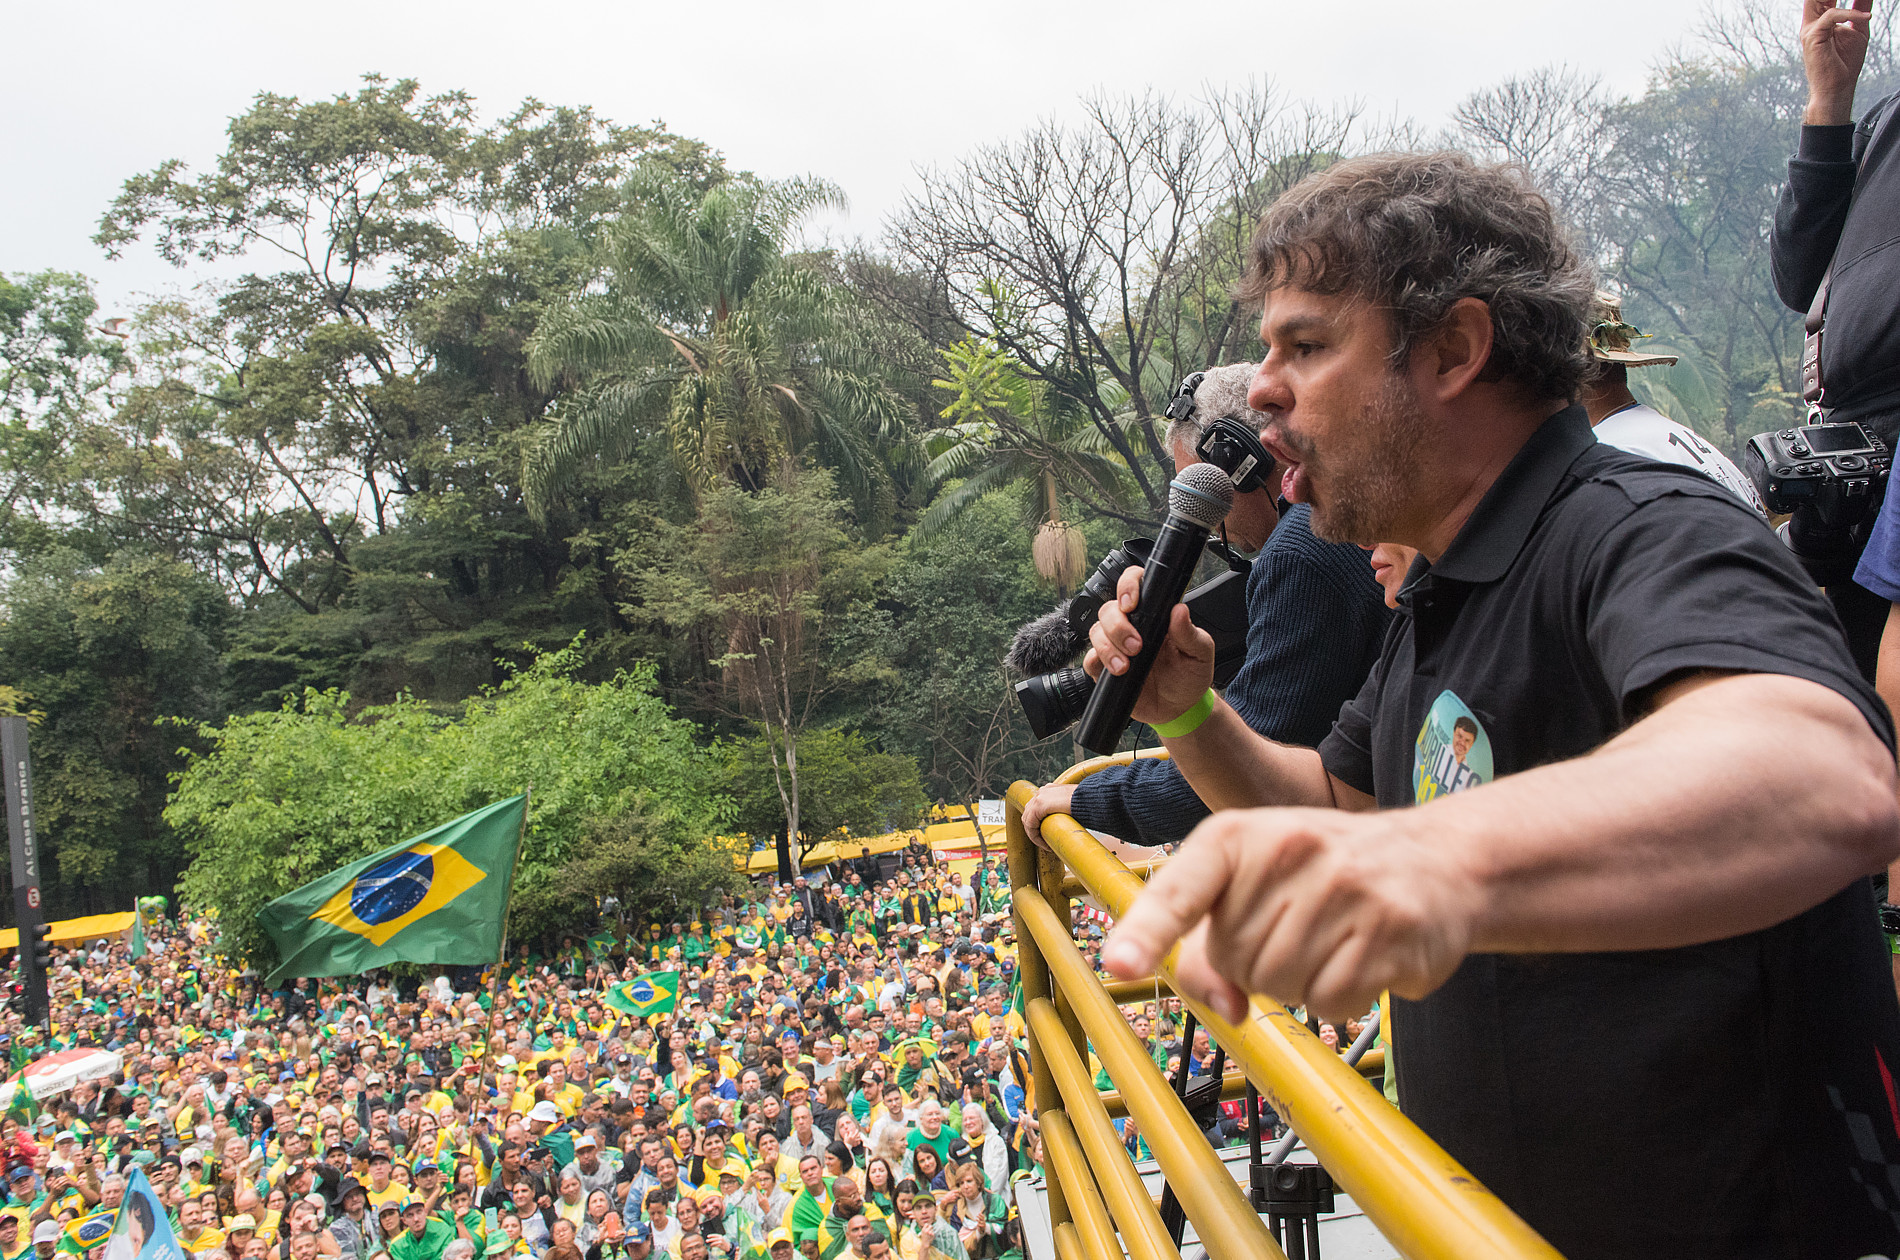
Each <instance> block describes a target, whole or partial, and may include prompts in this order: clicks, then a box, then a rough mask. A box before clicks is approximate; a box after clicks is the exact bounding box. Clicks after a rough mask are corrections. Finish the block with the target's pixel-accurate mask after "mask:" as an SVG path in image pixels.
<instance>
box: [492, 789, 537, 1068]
mask: <svg viewBox="0 0 1900 1260" xmlns="http://www.w3.org/2000/svg"><path fill="white" fill-rule="evenodd" d="M533 803H534V784H532V783H530V784H529V785H528V787H527V790H526V791H524V792H523V793H522V794H521V832H520V834H519V835H517V836H516V837H515V864H514V865H513V866H511V867H509V868H508V895H507V896H506V897H505V898H503V899H502V903H501V950H500V952H498V953H497V954H496V955H495V970H494V971H493V972H492V973H490V975H489V977H488V1030H487V1031H486V1032H484V1033H483V1034H482V1058H483V1059H484V1060H486V1059H488V1057H489V1054H490V1051H491V1048H492V1047H491V1043H492V1042H493V1041H494V1040H495V1019H496V1017H497V1016H499V1015H500V1014H501V993H500V989H501V968H502V964H503V963H505V962H507V961H508V911H509V910H511V909H513V908H514V904H515V880H516V879H517V878H519V877H520V875H521V849H522V846H523V845H525V844H526V843H527V841H528V807H529V806H530V805H532V804H533Z"/></svg>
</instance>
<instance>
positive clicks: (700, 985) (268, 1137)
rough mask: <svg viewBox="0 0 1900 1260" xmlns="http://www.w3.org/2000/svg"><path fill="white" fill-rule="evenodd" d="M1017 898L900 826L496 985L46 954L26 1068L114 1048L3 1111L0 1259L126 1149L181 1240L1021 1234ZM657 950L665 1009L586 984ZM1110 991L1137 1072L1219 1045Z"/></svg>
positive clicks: (88, 1209)
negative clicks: (1145, 1063) (844, 852)
mask: <svg viewBox="0 0 1900 1260" xmlns="http://www.w3.org/2000/svg"><path fill="white" fill-rule="evenodd" d="M1008 905H1009V887H1008V877H1007V873H1006V871H1005V869H1004V865H1003V863H1002V861H1001V860H1000V858H993V859H991V860H989V861H987V862H981V863H978V864H977V866H976V869H975V870H974V871H973V872H970V873H969V874H967V875H966V874H964V873H961V872H953V871H952V870H951V869H950V866H949V865H948V864H947V863H944V862H943V861H941V860H939V859H938V858H937V857H936V855H934V854H932V853H931V852H930V851H929V850H928V849H925V848H924V847H923V846H922V845H921V844H913V845H912V846H911V847H910V848H909V849H908V850H906V851H904V852H902V853H898V854H891V855H887V856H886V857H884V858H882V859H880V858H875V857H873V856H871V855H870V854H869V853H868V852H865V853H862V854H861V855H860V856H859V857H858V858H856V859H851V860H847V861H843V862H841V863H839V864H838V866H837V868H836V869H834V870H833V871H832V872H830V873H829V877H828V878H827V877H826V876H824V875H817V876H814V877H812V878H806V877H802V876H801V877H799V878H797V879H795V880H794V881H792V882H791V883H790V884H778V883H771V884H763V883H762V884H758V885H753V886H750V887H749V888H748V889H747V891H746V893H745V894H744V895H740V896H736V897H728V898H726V899H725V900H724V901H723V902H722V904H720V905H719V906H717V907H714V908H711V909H710V910H709V911H708V912H707V913H706V914H705V915H704V916H703V918H693V917H691V916H683V917H684V918H685V919H686V921H684V922H670V923H661V922H654V923H639V924H633V925H628V926H624V927H622V926H619V925H617V924H612V923H610V924H609V925H608V926H607V927H605V928H603V929H602V930H601V931H599V932H597V933H596V934H594V935H593V936H592V937H591V938H590V939H588V940H586V941H582V940H580V939H579V938H578V937H576V938H570V939H568V940H566V941H564V942H562V944H561V946H560V947H559V948H558V949H557V950H555V951H554V952H553V953H552V954H551V955H548V956H541V955H535V954H524V955H522V956H521V957H519V958H518V959H511V960H510V963H509V964H508V965H506V966H505V967H503V968H502V969H501V972H500V974H499V975H496V974H494V973H492V972H489V971H481V970H476V969H461V970H452V971H448V972H443V973H442V974H438V975H423V974H420V973H415V974H408V975H398V976H395V977H391V976H388V975H384V974H380V973H378V974H372V975H366V976H360V977H339V978H336V979H332V980H322V981H288V982H286V983H285V984H284V985H283V986H281V987H278V988H276V989H274V990H273V989H270V988H269V987H267V986H264V985H262V984H261V983H259V981H258V980H257V977H256V976H255V973H250V972H240V971H238V970H237V969H236V966H235V964H234V963H233V962H232V961H230V960H227V959H225V958H223V957H221V956H219V955H218V954H217V953H216V951H215V949H214V945H213V942H214V940H215V929H214V927H213V925H212V924H211V923H209V922H207V921H205V920H200V919H192V918H189V917H187V918H184V919H182V920H181V921H180V923H179V924H178V925H176V926H175V927H174V929H173V930H171V931H169V932H167V931H165V930H163V929H162V927H161V928H157V929H155V930H154V931H153V932H152V933H151V934H150V945H149V950H150V952H148V953H146V954H145V955H144V956H143V957H141V958H138V959H133V958H131V957H130V956H129V951H128V948H127V946H126V945H125V944H116V945H114V944H108V943H106V942H98V943H96V944H90V945H89V946H88V947H86V948H82V949H78V950H73V951H70V952H66V953H63V954H61V955H59V956H57V957H56V959H55V962H54V964H53V967H52V975H51V981H50V989H51V994H52V1003H53V1016H52V1020H51V1029H52V1032H51V1042H50V1044H49V1043H48V1042H47V1041H46V1040H45V1038H44V1037H43V1036H42V1034H41V1032H40V1030H39V1029H38V1028H36V1027H32V1026H29V1025H27V1024H25V1023H24V1021H23V1019H22V1017H21V1015H20V1014H19V1013H18V1012H9V1013H8V1014H7V1016H6V1044H7V1046H8V1047H9V1049H10V1051H11V1054H12V1058H13V1061H14V1066H15V1067H16V1068H17V1067H21V1066H24V1065H25V1064H27V1063H30V1062H32V1061H33V1060H35V1059H37V1058H39V1057H40V1056H42V1055H44V1054H46V1053H49V1052H55V1051H59V1050H64V1049H70V1048H74V1047H79V1046H95V1047H100V1048H104V1049H108V1050H113V1051H116V1052H117V1053H118V1054H119V1055H120V1056H121V1059H122V1066H121V1070H120V1071H119V1072H117V1073H115V1074H113V1075H112V1076H111V1077H109V1078H105V1079H101V1080H98V1081H94V1082H87V1083H81V1084H79V1085H78V1086H77V1087H75V1088H73V1089H72V1090H71V1091H70V1092H68V1093H65V1094H62V1095H60V1096H58V1097H56V1098H51V1099H46V1100H42V1101H41V1102H39V1103H36V1104H33V1106H32V1107H31V1108H26V1109H21V1108H19V1107H16V1109H15V1110H14V1112H12V1113H11V1114H10V1115H9V1117H8V1118H7V1119H6V1120H4V1121H0V1146H4V1150H5V1152H6V1159H7V1168H6V1174H5V1175H6V1180H7V1184H8V1190H9V1194H8V1198H7V1202H6V1204H5V1206H4V1208H0V1260H14V1257H16V1256H18V1255H20V1254H21V1253H22V1252H24V1251H25V1250H26V1248H28V1247H30V1246H35V1245H40V1246H41V1248H42V1253H41V1257H40V1260H48V1257H50V1256H51V1254H52V1252H53V1251H55V1250H63V1251H64V1252H66V1253H68V1254H90V1253H91V1252H92V1251H93V1250H95V1249H96V1247H97V1244H96V1243H95V1242H94V1240H93V1239H92V1237H91V1236H90V1235H88V1236H86V1237H85V1238H82V1237H81V1233H80V1231H79V1229H78V1225H79V1223H81V1222H84V1221H86V1220H88V1219H89V1218H93V1217H95V1216H97V1215H98V1214H100V1213H102V1212H105V1211H108V1210H110V1209H114V1208H116V1207H117V1206H118V1204H119V1203H120V1202H121V1200H122V1199H123V1196H124V1195H125V1191H126V1184H127V1178H128V1177H129V1176H130V1175H131V1174H132V1173H133V1171H134V1170H135V1169H136V1170H140V1171H142V1172H143V1174H144V1175H145V1177H146V1178H147V1180H148V1181H149V1182H150V1185H151V1187H152V1189H153V1191H154V1192H155V1194H156V1195H157V1197H158V1198H159V1200H160V1201H161V1202H162V1203H163V1204H164V1205H165V1207H166V1208H167V1210H168V1211H169V1213H170V1215H171V1218H172V1224H173V1228H174V1229H175V1231H176V1234H177V1238H178V1241H179V1244H180V1246H181V1247H182V1248H183V1249H184V1250H185V1251H186V1252H188V1253H190V1254H191V1255H192V1256H194V1257H196V1258H197V1260H318V1257H336V1258H338V1260H383V1258H384V1257H385V1256H386V1257H388V1260H470V1258H471V1257H475V1256H480V1257H485V1258H486V1257H497V1256H534V1257H546V1258H548V1260H623V1258H624V1260H640V1258H641V1257H646V1256H659V1255H664V1256H677V1257H681V1260H702V1258H708V1257H709V1258H712V1260H788V1258H789V1257H823V1258H825V1260H830V1258H831V1257H838V1256H846V1257H855V1258H857V1260H869V1258H870V1257H879V1256H887V1255H888V1256H900V1257H904V1258H905V1260H941V1258H944V1257H948V1258H950V1260H1004V1258H1009V1257H1020V1256H1021V1255H1022V1254H1023V1244H1022V1232H1021V1230H1022V1226H1021V1223H1020V1219H1019V1215H1018V1212H1017V1209H1016V1203H1015V1190H1016V1185H1017V1183H1018V1182H1019V1181H1021V1180H1022V1179H1024V1178H1027V1177H1033V1176H1037V1175H1039V1174H1040V1172H1041V1157H1042V1153H1041V1145H1040V1139H1039V1135H1038V1133H1037V1126H1036V1122H1035V1119H1034V1107H1033V1100H1030V1099H1028V1098H1027V1097H1026V1087H1027V1086H1028V1085H1029V1083H1030V1074H1029V1069H1028V1062H1027V1058H1026V1055H1025V1051H1024V1040H1023V1038H1024V1026H1023V1021H1022V1016H1021V1014H1020V1011H1019V1009H1017V1008H1016V1006H1015V1004H1014V992H1013V989H1012V985H1011V980H1012V977H1013V975H1014V971H1015V963H1016V957H1015V944H1014V940H1013V935H1012V931H1011V927H1010V920H1009V916H1008ZM1081 936H1082V938H1083V939H1082V940H1081V941H1080V942H1079V943H1080V944H1081V945H1082V946H1083V948H1084V952H1085V953H1086V954H1089V955H1090V956H1091V957H1092V956H1093V955H1094V954H1095V953H1096V952H1097V951H1099V947H1100V936H1099V932H1097V931H1096V930H1095V929H1094V928H1092V927H1089V928H1085V929H1083V931H1082V932H1081ZM665 971H677V972H679V973H680V984H679V988H678V993H677V997H676V999H675V1001H674V1003H673V1005H672V1008H671V1009H670V1010H666V1011H663V1012H660V1013H655V1014H652V1015H645V1016H642V1015H636V1014H629V1013H625V1012H623V1011H621V1010H617V1009H615V1007H614V1006H612V1005H610V1004H609V1003H608V1001H607V1000H606V999H607V995H608V990H609V987H610V986H612V985H614V984H615V983H616V982H618V981H621V980H623V979H626V978H630V977H635V976H639V975H642V974H651V973H657V972H665ZM1128 1013H1129V1015H1130V1016H1131V1019H1132V1020H1133V1021H1134V1023H1135V1026H1136V1027H1137V1028H1138V1029H1140V1030H1142V1032H1143V1033H1144V1035H1146V1036H1148V1037H1149V1039H1150V1041H1151V1043H1152V1045H1153V1046H1154V1052H1155V1058H1156V1062H1157V1064H1158V1065H1161V1066H1164V1067H1172V1066H1174V1065H1176V1064H1178V1063H1179V1056H1180V1055H1181V1054H1182V1053H1184V1052H1185V1053H1186V1054H1187V1055H1188V1056H1189V1058H1190V1060H1191V1062H1190V1063H1189V1071H1190V1073H1191V1074H1192V1073H1198V1072H1201V1071H1206V1070H1209V1069H1211V1068H1215V1067H1216V1066H1217V1065H1216V1064H1215V1062H1214V1059H1213V1057H1212V1050H1211V1047H1210V1046H1209V1045H1208V1044H1207V1043H1206V1040H1205V1034H1202V1035H1201V1036H1200V1037H1199V1038H1197V1039H1196V1040H1195V1041H1194V1042H1191V1043H1189V1044H1187V1045H1185V1046H1183V1045H1182V1044H1181V1042H1180V1033H1181V1031H1182V1027H1181V1023H1180V1018H1181V1017H1180V1010H1179V1004H1178V1001H1176V1000H1173V999H1166V1000H1161V1001H1157V1002H1154V1003H1149V1004H1147V1005H1146V1006H1144V1007H1130V1008H1128ZM1101 1079H1102V1081H1103V1082H1104V1085H1106V1077H1105V1076H1104V1077H1102V1078H1101ZM20 1097H21V1098H22V1099H24V1094H22V1095H20ZM1026 1104H1028V1105H1026ZM1122 1130H1123V1138H1124V1141H1125V1143H1126V1144H1127V1146H1128V1149H1129V1151H1130V1153H1131V1154H1132V1155H1135V1156H1137V1157H1145V1156H1146V1148H1145V1146H1144V1145H1143V1143H1142V1139H1141V1136H1140V1134H1139V1133H1138V1132H1137V1131H1136V1129H1135V1127H1134V1126H1133V1125H1132V1123H1129V1122H1122ZM1212 1136H1213V1137H1214V1138H1215V1139H1216V1140H1225V1141H1237V1142H1239V1141H1245V1140H1246V1128H1245V1122H1244V1120H1242V1121H1241V1122H1239V1123H1238V1124H1237V1123H1236V1121H1235V1118H1234V1116H1232V1115H1223V1116H1222V1117H1221V1120H1220V1122H1219V1123H1218V1124H1217V1125H1216V1127H1215V1129H1214V1130H1213V1131H1212Z"/></svg>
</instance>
